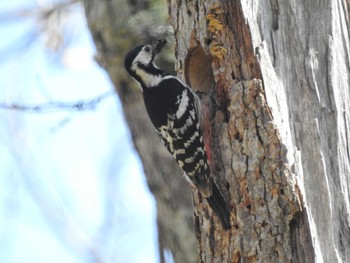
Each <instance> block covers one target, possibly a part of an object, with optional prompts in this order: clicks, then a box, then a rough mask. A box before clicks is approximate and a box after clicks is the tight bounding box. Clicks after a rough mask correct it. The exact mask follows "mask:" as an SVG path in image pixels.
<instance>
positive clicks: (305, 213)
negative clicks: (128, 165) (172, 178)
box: [169, 0, 350, 262]
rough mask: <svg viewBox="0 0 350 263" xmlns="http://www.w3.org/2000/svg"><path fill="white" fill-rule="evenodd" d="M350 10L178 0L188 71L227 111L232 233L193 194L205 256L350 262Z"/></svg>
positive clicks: (182, 61)
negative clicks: (212, 93) (211, 91)
mask: <svg viewBox="0 0 350 263" xmlns="http://www.w3.org/2000/svg"><path fill="white" fill-rule="evenodd" d="M348 7H349V3H347V4H345V1H319V2H317V5H316V3H313V4H311V3H308V2H303V1H297V2H295V1H294V2H290V1H278V2H277V1H274V0H271V1H269V2H268V3H264V4H263V3H260V2H259V1H258V2H257V1H249V2H248V1H230V0H226V1H224V0H222V1H214V0H212V1H204V0H198V1H181V0H169V13H170V17H171V22H172V25H173V27H174V31H175V38H176V47H175V50H176V54H177V72H178V75H179V76H180V77H182V78H183V79H184V80H185V81H186V82H187V83H188V84H189V85H191V86H192V88H193V89H194V90H200V91H206V92H208V90H210V89H211V88H213V89H214V91H215V94H216V97H217V101H218V102H219V104H220V106H221V112H217V114H216V116H215V119H214V121H213V138H214V140H213V141H214V143H213V145H212V147H213V149H212V152H213V156H214V161H215V169H214V175H215V178H216V181H217V182H218V184H219V185H220V186H221V190H222V191H223V192H224V194H225V196H226V197H227V198H228V199H229V200H230V204H231V208H232V214H231V223H232V225H233V228H232V230H231V231H224V230H223V229H222V228H221V227H220V224H219V222H218V220H217V218H216V217H215V216H213V214H212V213H211V211H210V209H208V206H207V204H206V202H205V200H202V199H201V197H200V195H198V193H196V192H195V193H194V203H195V214H196V233H197V240H198V242H199V248H200V260H201V262H345V261H347V262H349V261H350V254H349V253H350V249H349V247H350V233H349V229H350V227H349V226H350V223H349V222H350V216H349V215H350V213H349V211H350V210H349V207H350V206H349V199H350V196H349V187H350V186H349V182H350V180H349V176H350V165H349V161H350V158H349V156H350V154H349V146H348V145H349V144H350V141H349V140H350V138H349V132H348V130H349V116H350V114H349V107H350V106H349V105H350V101H349V98H350V94H349V79H350V78H349V72H350V71H349V65H350V59H349V54H350V51H349V15H348V14H349V13H348ZM210 72H212V74H211V73H210ZM321 240H322V242H321Z"/></svg>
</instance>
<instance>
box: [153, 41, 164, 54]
mask: <svg viewBox="0 0 350 263" xmlns="http://www.w3.org/2000/svg"><path fill="white" fill-rule="evenodd" d="M166 43H167V41H166V39H158V40H156V41H154V42H153V43H152V45H151V46H152V53H153V56H155V55H156V54H158V53H160V51H162V48H163V47H164V46H165V44H166Z"/></svg>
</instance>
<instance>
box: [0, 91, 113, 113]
mask: <svg viewBox="0 0 350 263" xmlns="http://www.w3.org/2000/svg"><path fill="white" fill-rule="evenodd" d="M112 95H116V93H115V92H114V91H110V92H106V93H104V94H102V95H99V96H97V97H95V98H92V99H88V100H82V101H75V102H61V101H50V102H46V103H41V104H35V105H23V104H22V105H21V104H17V103H12V104H6V103H0V109H4V110H17V111H23V112H30V113H48V112H57V111H84V110H94V109H95V108H96V106H97V105H98V104H99V103H100V102H101V101H103V100H104V99H106V98H108V97H110V96H112Z"/></svg>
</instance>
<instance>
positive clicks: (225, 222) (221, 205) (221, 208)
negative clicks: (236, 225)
mask: <svg viewBox="0 0 350 263" xmlns="http://www.w3.org/2000/svg"><path fill="white" fill-rule="evenodd" d="M212 187H213V189H212V195H211V196H210V197H207V201H208V203H209V205H210V207H211V208H212V209H213V211H214V213H215V214H216V215H217V216H218V218H219V219H220V221H221V224H222V226H223V228H224V229H225V230H227V229H230V228H231V225H230V208H229V206H228V204H227V203H226V201H225V199H224V197H223V196H222V194H221V192H220V190H219V188H218V187H217V185H216V184H215V183H214V182H213V185H212Z"/></svg>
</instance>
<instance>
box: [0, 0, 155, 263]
mask: <svg viewBox="0 0 350 263" xmlns="http://www.w3.org/2000/svg"><path fill="white" fill-rule="evenodd" d="M50 4H52V1H50V0H40V1H32V0H20V1H19V0H17V1H5V0H0V14H8V13H9V12H8V11H10V10H18V9H21V10H22V9H26V8H29V9H30V8H33V7H36V6H37V5H40V6H50ZM54 22H55V21H53V23H54ZM72 25H74V26H72ZM58 26H59V27H60V29H61V30H62V31H61V32H64V34H67V35H66V37H67V39H69V41H68V42H67V43H65V47H64V48H61V49H58V50H53V49H54V47H55V42H53V43H50V42H49V44H48V38H47V34H46V33H45V32H44V33H43V32H41V31H38V20H35V19H34V18H33V16H31V17H27V18H21V19H7V20H2V21H1V22H0V34H1V36H2V37H1V39H2V41H1V43H0V94H1V96H0V103H7V104H11V103H17V104H24V105H34V104H40V103H45V102H48V101H64V102H70V101H72V102H75V101H81V100H85V99H90V98H94V97H95V96H98V95H101V94H104V93H106V92H113V87H112V85H111V83H110V81H109V79H108V76H107V75H106V73H105V72H104V71H103V70H102V69H101V68H99V67H98V65H97V64H96V63H95V62H94V61H93V55H94V47H93V43H92V40H91V38H90V35H89V32H88V30H87V28H86V24H85V17H84V15H83V10H82V8H81V6H79V5H75V7H74V8H73V9H72V10H70V12H69V14H68V15H67V16H65V18H64V22H62V23H59V24H58ZM49 33H51V34H53V36H55V34H54V33H55V32H53V33H52V32H50V31H49ZM59 40H60V39H59V38H58V39H56V41H59ZM28 43H31V44H30V45H27V44H28ZM0 122H1V123H2V125H1V126H0V160H1V166H0V262H2V263H3V262H6V263H10V262H15V263H21V262H38V263H40V262H95V261H97V259H98V260H101V261H102V262H123V263H128V262H158V255H157V245H156V243H157V242H156V241H157V233H156V227H155V204H154V200H153V198H152V197H151V195H150V193H149V191H148V189H147V186H146V182H145V178H144V176H143V174H142V168H141V164H140V162H139V159H138V158H137V156H136V154H135V152H134V150H133V148H132V144H131V141H130V135H129V132H128V130H127V127H126V125H125V122H124V120H123V116H122V109H121V106H120V103H119V100H118V98H117V96H115V95H111V96H109V97H108V98H106V99H104V100H103V101H102V102H100V103H99V104H98V106H97V108H96V109H95V110H87V111H54V112H49V113H28V112H21V111H13V110H4V109H0Z"/></svg>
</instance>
